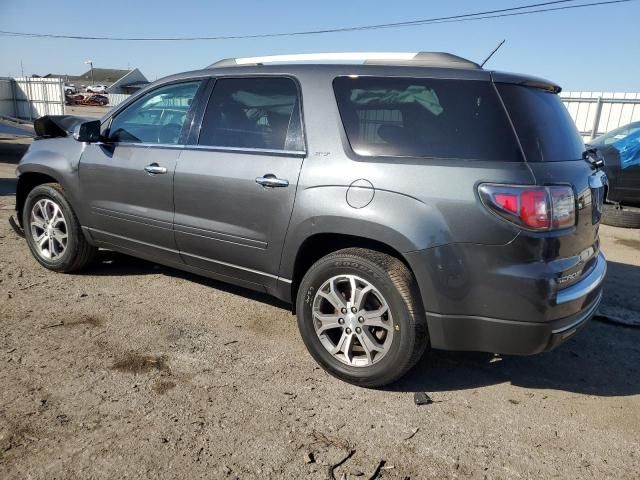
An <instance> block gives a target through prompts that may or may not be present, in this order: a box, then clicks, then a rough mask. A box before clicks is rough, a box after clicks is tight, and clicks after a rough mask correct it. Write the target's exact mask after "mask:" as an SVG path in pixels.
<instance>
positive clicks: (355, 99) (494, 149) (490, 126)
mask: <svg viewBox="0 0 640 480" xmlns="http://www.w3.org/2000/svg"><path fill="white" fill-rule="evenodd" d="M333 87H334V91H335V95H336V99H337V102H338V108H339V110H340V116H341V118H342V122H343V124H344V128H345V131H346V134H347V137H348V139H349V143H350V144H351V148H352V149H353V151H354V152H355V153H356V154H358V155H362V156H372V155H376V156H392V157H422V158H459V159H473V160H489V161H519V160H521V154H520V150H519V147H518V145H517V142H516V140H515V136H514V134H513V130H512V129H511V126H510V125H509V121H508V119H507V116H506V114H505V112H504V109H503V107H502V105H501V104H500V100H499V98H498V95H497V94H496V92H495V89H494V88H493V87H492V85H491V84H490V83H489V82H488V81H476V80H448V79H432V78H400V77H338V78H336V79H335V80H334V82H333Z"/></svg>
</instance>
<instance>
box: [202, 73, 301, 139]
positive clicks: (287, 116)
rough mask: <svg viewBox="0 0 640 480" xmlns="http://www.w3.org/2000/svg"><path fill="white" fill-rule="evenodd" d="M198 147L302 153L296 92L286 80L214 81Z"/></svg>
mask: <svg viewBox="0 0 640 480" xmlns="http://www.w3.org/2000/svg"><path fill="white" fill-rule="evenodd" d="M198 143H199V144H200V145H211V146H218V147H235V148H260V149H269V150H295V151H301V150H304V142H303V139H302V122H301V120H300V101H299V98H298V89H297V88H296V85H295V83H294V82H293V80H291V79H288V78H223V79H220V80H217V81H216V84H215V87H214V89H213V94H212V95H211V100H210V101H209V105H207V110H206V112H205V116H204V120H203V123H202V128H201V130H200V139H199V142H198Z"/></svg>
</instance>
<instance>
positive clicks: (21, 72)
mask: <svg viewBox="0 0 640 480" xmlns="http://www.w3.org/2000/svg"><path fill="white" fill-rule="evenodd" d="M20 75H22V78H24V67H23V66H22V59H20Z"/></svg>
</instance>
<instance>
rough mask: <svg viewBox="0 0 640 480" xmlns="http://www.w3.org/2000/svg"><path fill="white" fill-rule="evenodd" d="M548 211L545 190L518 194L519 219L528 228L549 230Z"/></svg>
mask: <svg viewBox="0 0 640 480" xmlns="http://www.w3.org/2000/svg"><path fill="white" fill-rule="evenodd" d="M550 210H551V209H550V208H549V203H548V202H547V191H546V189H544V188H541V189H538V190H525V191H523V192H522V193H521V194H520V218H521V219H522V221H523V222H524V224H525V225H527V226H528V227H531V228H535V229H536V230H537V229H547V228H549V224H550V217H551V215H550V212H549V211H550Z"/></svg>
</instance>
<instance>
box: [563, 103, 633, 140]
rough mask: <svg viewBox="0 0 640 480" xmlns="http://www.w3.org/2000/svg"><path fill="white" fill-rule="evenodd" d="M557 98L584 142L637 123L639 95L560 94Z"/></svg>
mask: <svg viewBox="0 0 640 480" xmlns="http://www.w3.org/2000/svg"><path fill="white" fill-rule="evenodd" d="M560 96H561V97H562V101H563V102H564V104H565V105H566V107H567V110H569V114H570V115H571V118H573V121H574V122H575V123H576V126H577V127H578V130H580V134H581V135H582V137H583V138H584V139H585V140H589V139H592V138H595V137H597V136H598V135H602V134H603V133H606V132H608V131H610V130H613V129H614V128H618V127H621V126H622V125H626V124H627V123H631V122H635V121H638V120H640V93H613V92H562V93H561V94H560Z"/></svg>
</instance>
